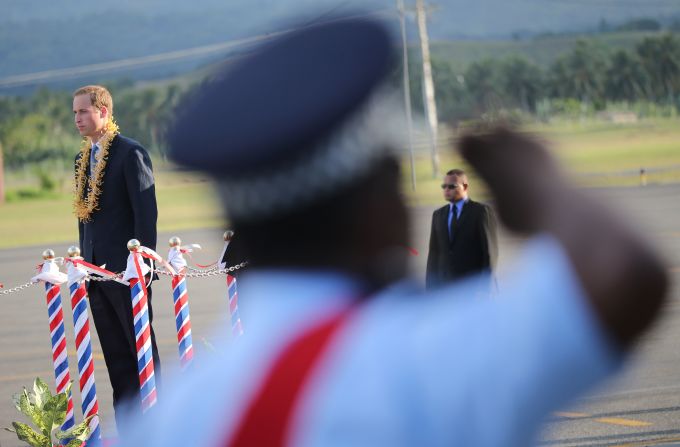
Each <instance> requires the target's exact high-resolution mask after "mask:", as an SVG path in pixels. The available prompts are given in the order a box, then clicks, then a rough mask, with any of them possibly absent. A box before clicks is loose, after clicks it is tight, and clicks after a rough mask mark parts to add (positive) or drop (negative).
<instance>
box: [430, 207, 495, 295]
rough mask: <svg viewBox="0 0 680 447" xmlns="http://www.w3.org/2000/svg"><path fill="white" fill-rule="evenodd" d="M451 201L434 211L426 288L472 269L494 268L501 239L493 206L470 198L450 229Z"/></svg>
mask: <svg viewBox="0 0 680 447" xmlns="http://www.w3.org/2000/svg"><path fill="white" fill-rule="evenodd" d="M448 218H449V205H448V204H447V205H446V206H443V207H441V208H439V209H438V210H436V211H435V212H434V213H433V214H432V229H431V230H430V251H429V253H428V256H427V273H426V285H427V288H432V287H436V286H438V285H440V284H443V283H445V282H448V281H451V280H454V279H457V278H461V277H463V276H466V275H469V274H471V273H477V272H484V271H486V272H489V273H490V272H491V271H493V270H494V269H495V267H496V260H497V258H498V242H497V236H496V226H497V225H496V219H495V217H494V214H493V211H492V210H491V208H490V207H489V206H487V205H485V204H483V203H479V202H475V201H473V200H468V201H467V202H466V203H465V205H464V206H463V209H462V210H461V212H460V216H458V221H457V223H456V224H455V226H454V228H453V232H452V233H453V234H452V239H451V240H449V230H448Z"/></svg>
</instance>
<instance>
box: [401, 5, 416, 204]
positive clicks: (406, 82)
mask: <svg viewBox="0 0 680 447" xmlns="http://www.w3.org/2000/svg"><path fill="white" fill-rule="evenodd" d="M397 10H398V11H399V24H400V26H401V45H402V47H403V50H404V57H403V61H404V104H405V106H406V124H407V129H408V153H409V157H410V159H411V188H412V189H413V191H415V190H416V164H415V160H414V157H413V120H412V119H411V85H410V78H409V74H408V46H407V43H406V20H405V18H404V13H405V11H404V0H397Z"/></svg>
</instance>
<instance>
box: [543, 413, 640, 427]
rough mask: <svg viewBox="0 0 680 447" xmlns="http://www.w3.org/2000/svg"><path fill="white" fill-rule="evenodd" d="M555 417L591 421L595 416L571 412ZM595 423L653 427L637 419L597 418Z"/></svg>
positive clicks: (558, 414)
mask: <svg viewBox="0 0 680 447" xmlns="http://www.w3.org/2000/svg"><path fill="white" fill-rule="evenodd" d="M554 415H555V416H558V417H562V418H566V419H589V418H593V415H591V414H588V413H576V412H569V411H557V412H555V413H554ZM593 420H594V421H595V422H600V423H602V424H610V425H623V426H625V427H649V426H650V425H652V423H651V422H646V421H639V420H637V419H626V418H617V417H595V418H593Z"/></svg>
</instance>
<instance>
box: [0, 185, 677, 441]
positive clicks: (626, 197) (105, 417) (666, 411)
mask: <svg viewBox="0 0 680 447" xmlns="http://www.w3.org/2000/svg"><path fill="white" fill-rule="evenodd" d="M592 193H593V194H594V195H596V196H599V197H600V198H601V199H602V201H603V202H606V203H607V204H608V205H610V206H611V207H612V208H614V209H615V210H616V211H617V212H618V213H619V214H620V216H621V219H626V220H628V221H630V222H631V223H632V224H633V225H636V226H638V227H639V228H640V229H641V230H642V231H643V232H644V233H645V234H646V235H647V236H648V237H649V238H650V240H652V241H653V242H654V243H655V244H656V245H657V246H658V247H659V249H660V250H661V251H662V252H663V253H664V254H665V256H666V257H667V259H668V265H669V271H670V275H671V278H672V281H673V288H672V294H671V297H670V300H669V302H668V304H667V306H666V309H665V313H664V317H663V318H662V319H661V321H660V322H659V323H658V324H657V325H656V326H655V328H654V330H653V331H651V332H650V333H649V334H648V335H646V336H645V338H644V339H643V340H642V341H641V342H640V344H639V346H638V347H637V349H636V350H635V352H634V353H633V354H632V355H631V356H630V359H629V363H628V365H627V367H626V368H625V370H624V371H623V372H622V373H621V374H619V376H617V377H615V378H613V379H611V380H609V381H608V382H607V383H605V384H604V385H603V386H601V387H599V388H598V389H597V390H593V391H592V392H591V393H589V394H588V395H587V396H585V397H582V398H580V399H579V400H578V401H576V402H574V403H573V405H570V406H569V408H564V409H563V411H560V412H558V413H555V414H554V415H552V416H551V417H550V418H549V419H548V420H547V421H546V424H545V428H544V431H543V433H542V434H541V441H540V442H539V444H540V445H543V446H558V447H573V446H590V447H596V446H597V447H600V446H631V447H632V446H651V445H680V349H678V342H677V340H680V288H679V287H678V283H679V280H680V185H671V186H654V185H651V186H647V187H644V188H642V187H636V188H611V189H598V190H593V191H592ZM432 211H433V208H431V207H428V208H425V207H415V208H412V217H413V219H412V227H413V247H414V248H415V249H416V250H418V252H419V255H418V256H414V257H413V258H412V260H413V266H412V270H413V274H414V276H416V277H417V278H419V279H420V280H422V278H423V277H424V270H425V262H426V257H427V243H428V237H429V230H430V219H431V213H432ZM173 235H174V234H160V235H159V247H158V248H159V249H158V251H159V253H161V255H165V254H166V248H165V242H166V241H167V240H168V238H169V237H170V236H173ZM177 235H178V236H180V237H181V238H182V240H183V242H184V243H199V244H201V245H202V246H203V247H204V249H203V250H202V251H200V252H198V253H196V254H195V255H194V260H195V261H196V262H198V263H210V262H212V261H213V260H215V259H216V258H217V256H218V255H219V253H220V250H221V248H222V236H221V235H222V230H193V231H186V232H182V233H180V234H177ZM6 236H7V235H3V237H6ZM500 236H501V237H500V242H501V245H500V260H499V265H500V269H501V270H502V269H503V268H504V267H505V266H507V265H509V264H510V263H511V262H512V259H513V254H514V253H515V252H516V250H517V249H518V247H519V246H520V245H521V240H520V239H519V238H516V237H513V236H511V235H508V234H506V233H504V232H501V235H500ZM69 245H72V243H55V244H54V245H52V246H49V247H48V246H41V247H23V248H19V249H9V250H0V282H2V283H4V285H5V288H11V287H14V286H17V285H19V284H23V283H26V282H28V280H29V279H30V277H31V276H32V275H33V274H34V271H35V270H34V269H35V266H36V264H38V263H39V262H40V261H41V253H42V251H43V250H44V249H45V248H52V249H54V250H55V252H56V253H57V256H64V255H65V253H66V249H67V247H68V246H69ZM500 286H501V287H502V283H501V284H500ZM153 287H154V301H153V305H154V328H155V330H156V334H157V337H158V344H159V350H160V355H161V359H162V363H163V368H164V374H165V373H167V372H168V371H169V370H171V369H176V368H177V367H178V365H179V360H178V353H177V342H176V333H175V326H174V314H173V306H172V294H171V292H170V281H169V279H168V278H167V277H161V279H160V280H159V281H158V282H156V283H155V284H154V286H153ZM188 289H189V299H190V306H191V322H192V334H193V342H194V349H195V351H196V358H195V361H196V362H200V361H201V358H204V357H205V356H210V355H212V352H211V347H210V345H211V344H212V343H215V342H216V340H215V338H214V335H213V334H214V328H215V326H218V325H225V324H229V318H228V312H227V298H226V285H225V280H224V277H223V276H212V277H206V278H195V279H190V281H189V282H188ZM0 290H2V289H0ZM67 294H68V292H67V288H66V287H63V288H62V300H63V302H64V318H65V321H66V333H67V339H68V350H69V364H70V366H71V379H72V380H74V381H75V382H74V391H75V393H74V405H75V409H76V419H77V420H80V418H81V413H80V395H79V393H78V390H77V389H75V388H77V368H76V360H75V347H74V342H73V329H72V328H73V320H72V317H71V315H72V314H71V309H70V304H69V298H68V295H67ZM240 299H241V300H244V299H247V297H240ZM0 302H1V304H2V312H0V353H1V356H2V357H1V358H2V361H1V362H0V428H2V427H9V426H10V424H11V421H15V420H21V421H24V419H23V417H22V416H21V415H20V414H19V413H18V412H17V411H16V409H15V408H14V406H13V404H12V401H11V396H12V395H13V394H15V393H18V392H19V391H20V390H21V389H22V387H24V386H25V387H30V386H31V385H32V382H33V379H34V378H35V377H37V376H39V377H41V378H43V379H44V380H45V381H46V382H47V383H48V384H49V385H50V386H53V384H54V376H53V370H52V359H51V350H50V341H49V332H48V326H47V309H46V305H45V296H44V290H43V289H42V288H41V287H40V286H32V287H29V288H27V289H24V290H21V291H19V292H16V293H12V294H9V295H0ZM244 326H245V328H246V331H247V321H244ZM91 327H92V329H93V334H92V337H93V350H94V361H95V371H96V372H95V375H96V379H97V381H96V385H97V396H98V399H99V406H100V415H101V418H102V427H103V432H104V434H105V436H113V435H114V434H115V429H114V424H113V410H112V399H111V387H110V384H109V380H108V376H107V373H106V368H105V366H104V360H103V357H102V354H101V348H100V347H99V341H98V338H97V335H96V331H95V330H94V325H92V326H91ZM162 393H163V388H162V387H161V388H160V397H159V399H162ZM488 424H489V425H490V426H492V425H493V424H494V421H493V420H489V421H488ZM674 443H677V444H674ZM19 445H22V444H21V443H20V442H19V441H18V440H17V439H16V437H15V435H14V434H12V433H8V432H6V431H4V430H0V447H10V446H19Z"/></svg>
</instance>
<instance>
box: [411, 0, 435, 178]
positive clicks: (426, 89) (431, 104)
mask: <svg viewBox="0 0 680 447" xmlns="http://www.w3.org/2000/svg"><path fill="white" fill-rule="evenodd" d="M416 20H417V22H418V35H419V36H420V50H421V52H422V55H423V96H424V99H425V101H424V102H425V112H426V115H427V121H428V123H429V125H430V147H431V148H432V177H433V178H437V177H439V152H438V151H437V125H438V123H437V104H436V102H435V99H434V82H433V81H432V64H431V63H430V42H429V39H428V37H427V18H426V17H425V2H424V0H416Z"/></svg>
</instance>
